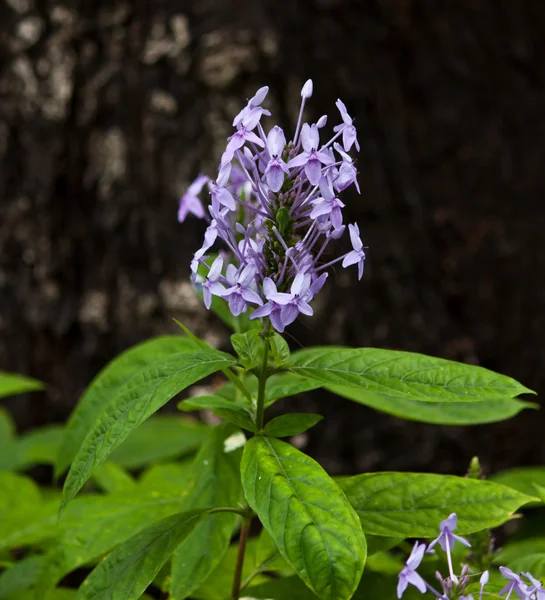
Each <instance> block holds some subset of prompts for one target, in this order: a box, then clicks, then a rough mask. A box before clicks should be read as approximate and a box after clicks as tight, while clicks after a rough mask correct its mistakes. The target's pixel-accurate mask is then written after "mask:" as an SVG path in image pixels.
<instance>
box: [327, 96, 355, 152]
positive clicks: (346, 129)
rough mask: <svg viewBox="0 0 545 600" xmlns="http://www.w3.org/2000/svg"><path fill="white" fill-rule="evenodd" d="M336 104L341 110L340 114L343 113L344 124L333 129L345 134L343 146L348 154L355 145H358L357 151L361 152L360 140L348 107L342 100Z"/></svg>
mask: <svg viewBox="0 0 545 600" xmlns="http://www.w3.org/2000/svg"><path fill="white" fill-rule="evenodd" d="M335 104H336V106H337V108H338V109H339V112H340V113H341V118H342V120H343V124H342V125H335V127H333V131H335V132H339V131H342V132H343V146H344V149H345V150H346V151H347V152H350V148H352V145H353V144H355V145H356V150H357V151H358V152H359V151H360V145H359V142H358V138H357V132H356V128H355V127H354V125H353V123H352V119H351V117H350V115H349V114H348V111H347V110H346V106H345V105H344V102H343V101H342V100H337V102H335Z"/></svg>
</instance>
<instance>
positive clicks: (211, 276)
mask: <svg viewBox="0 0 545 600" xmlns="http://www.w3.org/2000/svg"><path fill="white" fill-rule="evenodd" d="M222 269H223V258H222V257H221V256H217V257H216V259H215V260H214V262H213V263H212V265H211V266H210V271H208V276H207V277H206V281H205V282H204V283H203V284H202V295H203V300H204V305H205V306H206V308H207V309H208V310H210V306H211V305H212V295H217V296H218V295H221V294H222V293H223V292H224V291H225V288H224V287H223V286H222V285H221V283H219V282H218V279H219V278H220V277H221V270H222Z"/></svg>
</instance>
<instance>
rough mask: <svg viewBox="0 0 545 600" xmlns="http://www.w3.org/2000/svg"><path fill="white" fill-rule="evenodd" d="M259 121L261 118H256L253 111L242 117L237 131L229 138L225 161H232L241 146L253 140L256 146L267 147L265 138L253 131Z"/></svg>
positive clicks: (224, 155) (224, 156)
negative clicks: (264, 141)
mask: <svg viewBox="0 0 545 600" xmlns="http://www.w3.org/2000/svg"><path fill="white" fill-rule="evenodd" d="M258 121H259V119H256V114H255V113H252V112H249V113H248V115H247V116H245V117H244V118H243V119H242V122H241V123H240V124H239V125H238V129H237V131H236V132H235V133H234V134H233V135H232V136H231V137H230V138H228V143H227V147H226V148H225V152H224V153H223V157H222V160H223V161H224V162H231V161H232V160H233V157H234V155H235V152H236V151H237V150H238V149H239V148H242V146H244V144H245V143H246V142H253V143H254V144H256V146H260V147H261V148H264V147H265V144H264V143H263V140H262V139H261V138H259V137H258V136H257V135H256V134H255V133H254V132H253V131H252V129H254V127H255V126H256V125H257V123H258Z"/></svg>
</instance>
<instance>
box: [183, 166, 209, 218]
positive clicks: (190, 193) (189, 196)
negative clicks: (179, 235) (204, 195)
mask: <svg viewBox="0 0 545 600" xmlns="http://www.w3.org/2000/svg"><path fill="white" fill-rule="evenodd" d="M209 181H210V177H207V176H206V175H199V176H198V177H197V179H195V181H194V182H193V183H192V184H191V185H190V186H189V187H188V188H187V192H186V193H185V194H184V195H183V196H182V197H181V198H180V207H179V209H178V221H179V222H180V223H183V222H184V221H185V219H186V217H187V215H188V214H189V213H191V214H193V215H195V216H196V217H198V218H199V219H203V218H204V214H205V213H204V208H203V205H202V202H201V201H200V200H199V198H198V194H200V193H201V191H202V188H203V187H204V185H205V184H206V183H208V182H209Z"/></svg>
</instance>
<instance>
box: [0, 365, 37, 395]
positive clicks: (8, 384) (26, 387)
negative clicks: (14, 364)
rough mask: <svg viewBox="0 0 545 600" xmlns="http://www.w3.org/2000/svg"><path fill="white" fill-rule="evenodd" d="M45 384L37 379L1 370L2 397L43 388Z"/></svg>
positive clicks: (0, 386) (0, 391) (0, 388)
mask: <svg viewBox="0 0 545 600" xmlns="http://www.w3.org/2000/svg"><path fill="white" fill-rule="evenodd" d="M44 388H45V384H44V383H42V382H41V381H38V380H37V379H31V378H30V377H23V376H22V375H15V374H14V373H6V372H5V371H0V398H5V397H7V396H14V395H15V394H23V393H24V392H34V391H38V390H43V389H44Z"/></svg>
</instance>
